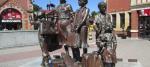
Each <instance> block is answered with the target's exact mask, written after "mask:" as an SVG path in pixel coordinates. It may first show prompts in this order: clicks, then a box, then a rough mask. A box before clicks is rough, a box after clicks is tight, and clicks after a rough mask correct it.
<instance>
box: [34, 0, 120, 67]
mask: <svg viewBox="0 0 150 67" xmlns="http://www.w3.org/2000/svg"><path fill="white" fill-rule="evenodd" d="M87 3H88V0H78V4H79V6H80V8H79V9H78V10H77V11H76V12H73V10H72V7H71V5H70V4H66V0H60V5H58V6H57V7H56V8H55V5H53V4H51V5H50V7H49V8H48V11H47V12H42V13H41V15H42V17H40V18H39V16H38V15H37V16H36V18H37V19H36V20H34V21H31V23H32V24H37V25H38V26H39V33H38V36H39V43H40V47H41V50H42V56H43V59H42V64H41V66H42V67H50V66H49V65H50V63H49V60H50V59H51V57H50V55H49V52H51V51H54V50H57V49H59V48H61V47H62V46H64V48H65V51H66V55H68V56H69V50H68V48H69V47H71V49H72V53H73V59H74V60H75V62H82V67H93V66H94V67H115V63H116V47H117V41H116V37H115V34H114V31H113V24H112V22H111V20H110V16H109V15H108V14H107V13H106V4H105V3H104V2H101V3H99V4H98V8H99V10H100V12H99V13H98V15H97V16H96V17H95V20H93V21H94V23H95V31H96V45H97V47H98V48H99V50H98V51H96V52H93V53H91V54H88V53H87V52H88V43H87V34H88V22H89V19H90V15H89V9H88V8H87V7H86V4H87ZM41 15H40V16H41ZM31 20H32V19H31ZM81 47H83V57H82V60H81V57H80V48H81ZM99 55H100V56H101V57H99ZM86 57H88V58H86ZM94 59H95V60H94ZM66 61H67V60H66ZM70 63H71V62H70ZM67 64H68V63H66V67H70V66H67ZM60 67H63V66H60ZM72 67H78V66H72Z"/></svg>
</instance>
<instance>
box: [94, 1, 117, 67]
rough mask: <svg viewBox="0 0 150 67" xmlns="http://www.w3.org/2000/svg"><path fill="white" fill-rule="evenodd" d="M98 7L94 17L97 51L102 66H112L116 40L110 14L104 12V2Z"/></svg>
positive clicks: (114, 59) (114, 58) (114, 57)
mask: <svg viewBox="0 0 150 67" xmlns="http://www.w3.org/2000/svg"><path fill="white" fill-rule="evenodd" d="M98 8H99V10H100V13H99V14H98V15H97V16H96V18H95V23H96V44H97V46H98V48H99V50H98V53H99V54H101V55H102V60H103V63H104V64H103V65H104V67H114V66H115V63H116V47H117V41H116V37H115V35H114V32H113V24H112V22H111V19H110V15H108V14H107V13H106V3H104V2H100V3H99V4H98Z"/></svg>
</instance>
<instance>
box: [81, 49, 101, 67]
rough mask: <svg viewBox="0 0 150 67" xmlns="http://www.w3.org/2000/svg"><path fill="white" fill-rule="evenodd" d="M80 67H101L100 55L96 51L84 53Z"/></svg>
mask: <svg viewBox="0 0 150 67" xmlns="http://www.w3.org/2000/svg"><path fill="white" fill-rule="evenodd" d="M82 67H103V63H102V60H101V57H100V56H99V55H98V54H97V53H96V52H93V53H88V54H84V55H83V57H82Z"/></svg>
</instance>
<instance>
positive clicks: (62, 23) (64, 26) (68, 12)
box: [56, 0, 73, 55]
mask: <svg viewBox="0 0 150 67" xmlns="http://www.w3.org/2000/svg"><path fill="white" fill-rule="evenodd" d="M56 10H57V12H58V14H59V17H58V24H59V25H58V26H59V27H60V33H61V34H62V35H61V39H60V40H61V43H60V44H62V45H65V46H64V47H65V50H66V53H67V54H68V55H69V51H68V46H69V44H67V43H66V42H67V36H68V34H69V33H68V32H69V31H70V30H68V29H70V28H68V25H69V24H70V23H71V20H72V12H73V10H72V7H71V5H70V4H67V3H66V0H60V5H58V6H57V8H56Z"/></svg>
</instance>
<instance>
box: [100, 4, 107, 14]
mask: <svg viewBox="0 0 150 67" xmlns="http://www.w3.org/2000/svg"><path fill="white" fill-rule="evenodd" d="M98 8H99V10H100V12H101V13H106V9H107V8H106V3H104V2H100V3H99V4H98Z"/></svg>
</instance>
